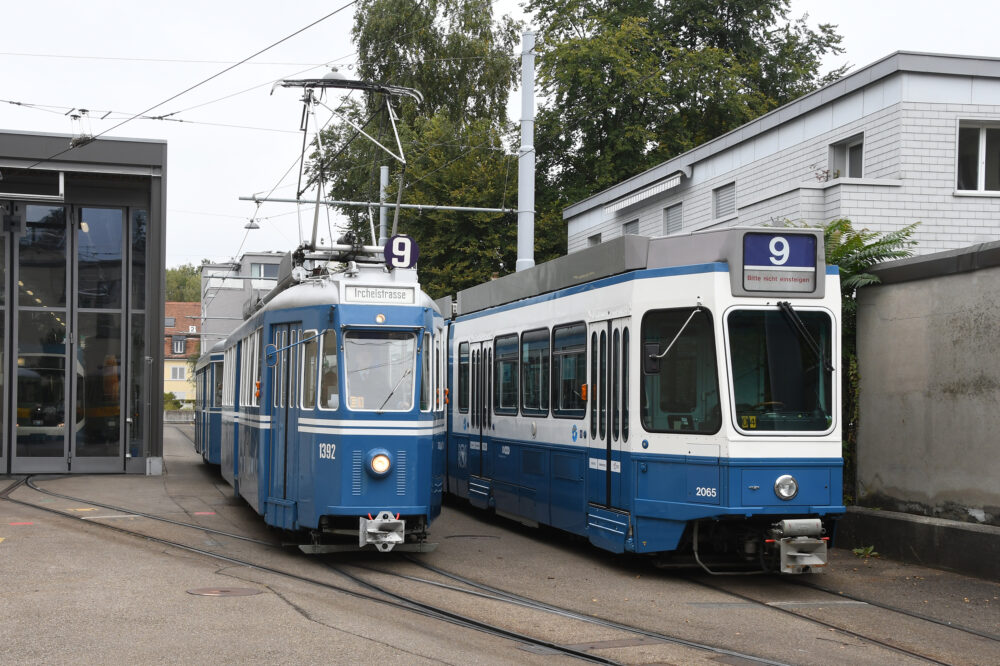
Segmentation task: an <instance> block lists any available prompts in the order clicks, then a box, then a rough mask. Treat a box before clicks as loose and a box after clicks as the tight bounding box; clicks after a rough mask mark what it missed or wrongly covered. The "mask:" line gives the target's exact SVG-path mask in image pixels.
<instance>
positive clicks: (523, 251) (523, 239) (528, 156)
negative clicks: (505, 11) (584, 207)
mask: <svg viewBox="0 0 1000 666" xmlns="http://www.w3.org/2000/svg"><path fill="white" fill-rule="evenodd" d="M521 40H522V49H521V149H520V152H519V153H518V158H517V265H516V266H515V269H516V270H518V271H523V270H526V269H528V268H531V267H532V266H534V265H535V146H534V141H535V53H534V49H535V33H533V32H530V31H529V32H525V33H524V34H523V35H522V37H521Z"/></svg>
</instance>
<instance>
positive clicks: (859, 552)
mask: <svg viewBox="0 0 1000 666" xmlns="http://www.w3.org/2000/svg"><path fill="white" fill-rule="evenodd" d="M851 552H852V553H854V555H855V556H857V557H860V558H861V559H865V560H867V559H868V558H869V557H878V556H879V554H878V553H877V552H876V551H875V546H861V547H860V548H853V549H851Z"/></svg>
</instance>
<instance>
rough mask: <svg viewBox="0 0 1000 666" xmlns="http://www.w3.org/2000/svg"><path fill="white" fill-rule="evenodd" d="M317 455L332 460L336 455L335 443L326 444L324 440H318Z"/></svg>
mask: <svg viewBox="0 0 1000 666" xmlns="http://www.w3.org/2000/svg"><path fill="white" fill-rule="evenodd" d="M319 457H320V458H326V459H328V460H333V459H335V458H336V457H337V445H336V444H328V443H326V442H320V444H319Z"/></svg>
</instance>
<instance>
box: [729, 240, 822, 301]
mask: <svg viewBox="0 0 1000 666" xmlns="http://www.w3.org/2000/svg"><path fill="white" fill-rule="evenodd" d="M743 288H744V289H746V290H747V291H792V292H813V291H815V290H816V236H813V235H806V234H795V233H777V234H774V233H749V234H746V235H745V236H744V237H743Z"/></svg>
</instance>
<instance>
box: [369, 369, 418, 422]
mask: <svg viewBox="0 0 1000 666" xmlns="http://www.w3.org/2000/svg"><path fill="white" fill-rule="evenodd" d="M410 370H412V368H407V369H406V371H405V372H404V373H403V374H401V375H400V376H399V381H397V382H396V385H395V386H393V387H392V390H391V391H389V395H387V396H385V400H383V401H382V404H381V405H379V407H378V409H377V410H375V413H376V414H381V413H382V408H383V407H385V406H386V404H387V403H388V402H389V399H390V398H392V396H393V395H395V394H396V389H398V388H399V385H400V384H402V383H403V380H404V379H406V376H407V375H408V374H410Z"/></svg>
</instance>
